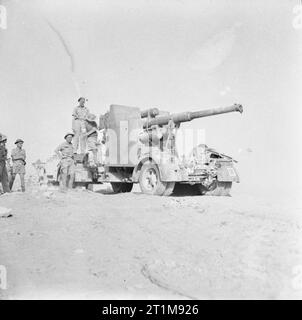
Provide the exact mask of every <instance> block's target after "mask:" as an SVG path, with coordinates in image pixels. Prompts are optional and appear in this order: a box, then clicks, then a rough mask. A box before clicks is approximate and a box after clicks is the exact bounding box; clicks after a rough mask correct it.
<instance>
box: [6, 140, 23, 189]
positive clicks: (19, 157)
mask: <svg viewBox="0 0 302 320" xmlns="http://www.w3.org/2000/svg"><path fill="white" fill-rule="evenodd" d="M23 143H24V141H23V140H22V139H17V141H16V142H15V145H17V147H16V148H15V149H13V150H12V154H11V155H12V161H13V172H12V176H11V180H10V183H9V187H10V189H12V187H13V185H14V181H15V178H16V175H17V174H18V175H19V176H20V180H21V190H22V192H25V165H26V161H25V159H26V152H25V150H24V149H22V147H23Z"/></svg>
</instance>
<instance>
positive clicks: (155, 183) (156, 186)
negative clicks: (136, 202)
mask: <svg viewBox="0 0 302 320" xmlns="http://www.w3.org/2000/svg"><path fill="white" fill-rule="evenodd" d="M138 180H139V185H140V188H141V190H142V192H143V193H145V194H152V195H157V196H163V195H165V194H164V193H165V192H166V191H167V193H169V194H171V193H172V192H173V189H174V182H172V184H173V188H172V185H169V184H170V182H163V181H161V180H160V175H159V170H158V167H157V165H156V164H154V163H151V162H147V163H145V164H144V165H143V166H142V168H141V171H140V175H139V179H138ZM168 185H169V188H168ZM171 188H172V190H171ZM167 195H168V194H167Z"/></svg>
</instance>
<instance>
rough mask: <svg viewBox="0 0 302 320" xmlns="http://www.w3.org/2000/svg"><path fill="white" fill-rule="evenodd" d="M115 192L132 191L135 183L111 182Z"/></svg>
mask: <svg viewBox="0 0 302 320" xmlns="http://www.w3.org/2000/svg"><path fill="white" fill-rule="evenodd" d="M110 184H111V187H112V190H113V192H114V193H126V192H131V190H132V188H133V183H127V182H110Z"/></svg>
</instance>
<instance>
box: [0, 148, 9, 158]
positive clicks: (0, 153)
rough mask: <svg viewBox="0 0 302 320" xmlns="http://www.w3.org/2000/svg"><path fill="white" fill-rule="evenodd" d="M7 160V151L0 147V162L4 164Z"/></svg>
mask: <svg viewBox="0 0 302 320" xmlns="http://www.w3.org/2000/svg"><path fill="white" fill-rule="evenodd" d="M6 160H7V149H6V148H5V146H3V145H0V162H6Z"/></svg>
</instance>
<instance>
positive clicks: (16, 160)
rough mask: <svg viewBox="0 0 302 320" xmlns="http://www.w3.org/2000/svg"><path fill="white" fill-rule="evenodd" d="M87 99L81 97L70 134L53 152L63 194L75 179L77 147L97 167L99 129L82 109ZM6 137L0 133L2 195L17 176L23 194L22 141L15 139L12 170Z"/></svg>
mask: <svg viewBox="0 0 302 320" xmlns="http://www.w3.org/2000/svg"><path fill="white" fill-rule="evenodd" d="M85 101H86V99H85V98H84V97H80V98H79V99H78V103H79V104H78V106H77V107H75V108H74V110H73V114H72V117H73V119H72V129H73V133H67V134H66V135H65V136H64V139H65V141H64V142H63V143H62V144H60V145H59V146H58V147H57V148H56V150H55V153H56V154H57V155H58V156H59V159H60V162H59V173H60V187H61V190H62V191H65V190H66V189H67V188H72V187H73V184H74V178H75V155H76V154H77V151H78V149H79V148H80V153H81V154H85V153H86V151H88V152H91V153H92V163H93V165H95V166H97V162H98V157H97V152H98V146H97V144H98V127H97V123H96V121H95V120H96V116H95V115H94V114H91V113H90V112H89V110H88V108H87V107H86V106H85ZM6 142H7V137H6V136H5V135H2V134H0V184H2V189H3V191H2V193H6V192H10V191H11V189H12V186H13V184H14V181H15V177H16V175H17V174H19V175H20V179H21V189H22V191H23V192H24V191H25V179H24V178H25V165H26V161H25V160H26V153H25V150H24V149H23V143H24V141H23V140H21V139H18V140H17V141H16V142H15V144H16V148H15V149H13V150H12V152H11V160H12V167H11V166H10V165H8V159H7V149H6Z"/></svg>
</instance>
